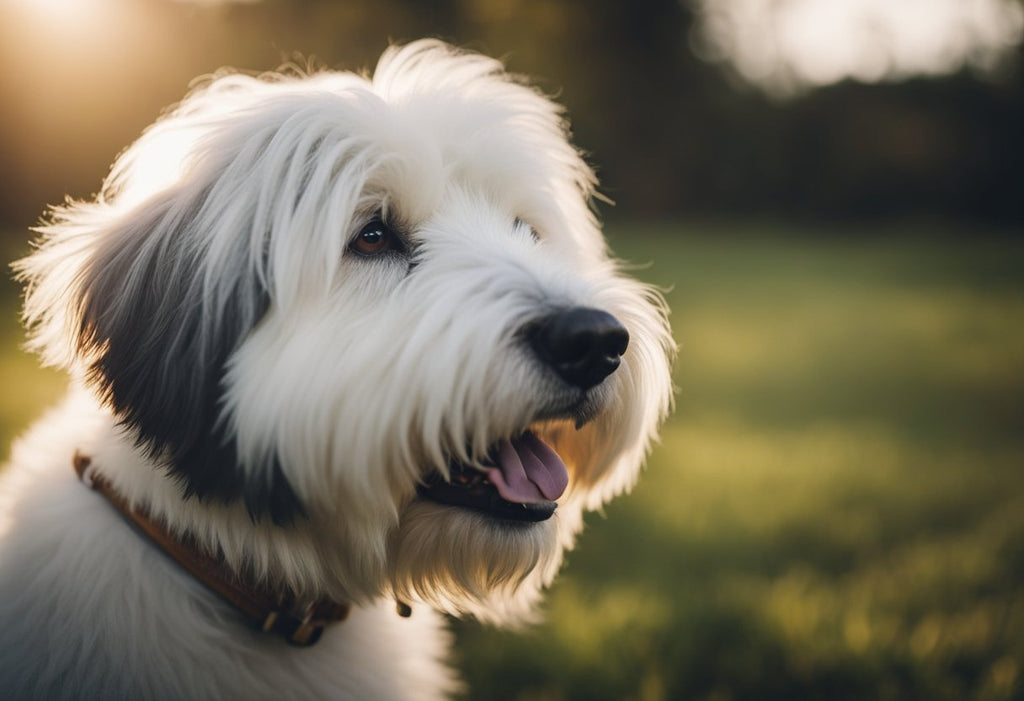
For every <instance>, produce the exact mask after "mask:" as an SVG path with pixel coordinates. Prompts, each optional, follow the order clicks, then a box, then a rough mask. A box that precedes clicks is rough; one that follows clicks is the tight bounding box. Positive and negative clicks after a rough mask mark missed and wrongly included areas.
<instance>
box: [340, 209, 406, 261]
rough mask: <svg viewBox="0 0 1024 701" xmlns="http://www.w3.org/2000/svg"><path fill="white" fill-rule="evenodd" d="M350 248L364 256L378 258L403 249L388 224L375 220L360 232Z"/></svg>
mask: <svg viewBox="0 0 1024 701" xmlns="http://www.w3.org/2000/svg"><path fill="white" fill-rule="evenodd" d="M349 248H350V249H352V251H354V252H355V253H358V254H359V255H362V256H376V255H379V254H381V253H386V252H387V251H391V250H395V249H398V248H401V244H400V242H399V241H398V237H397V236H395V233H394V232H393V231H392V230H391V228H390V227H389V226H388V225H387V224H385V223H384V222H383V221H381V220H380V219H379V218H374V219H373V220H371V221H370V222H368V223H367V224H366V225H365V226H364V227H363V228H362V229H360V230H359V233H358V234H356V238H355V240H354V241H352V243H351V244H350V245H349Z"/></svg>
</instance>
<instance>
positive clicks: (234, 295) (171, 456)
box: [16, 184, 302, 522]
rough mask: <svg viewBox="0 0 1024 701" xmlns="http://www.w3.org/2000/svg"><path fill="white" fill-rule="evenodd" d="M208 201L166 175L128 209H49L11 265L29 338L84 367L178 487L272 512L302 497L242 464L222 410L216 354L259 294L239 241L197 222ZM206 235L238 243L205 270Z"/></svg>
mask: <svg viewBox="0 0 1024 701" xmlns="http://www.w3.org/2000/svg"><path fill="white" fill-rule="evenodd" d="M208 199H209V187H206V188H201V187H197V186H196V185H194V184H193V185H191V186H187V185H178V186H172V187H171V188H169V189H166V190H164V191H162V192H160V193H158V194H156V195H154V196H153V197H150V198H149V199H147V200H145V201H144V202H142V203H141V204H139V205H138V206H136V207H133V208H131V209H130V210H128V211H123V210H122V209H121V208H118V207H114V206H109V205H105V204H104V203H103V202H102V201H101V202H99V203H89V204H79V205H69V206H68V207H65V208H62V209H59V210H57V211H56V212H55V214H54V217H53V221H52V223H51V224H49V225H48V226H44V227H42V228H41V229H40V231H41V232H42V233H43V234H44V239H43V243H42V245H41V246H40V248H39V250H38V251H37V252H36V253H35V254H33V255H32V256H30V257H29V258H27V259H26V260H24V261H21V262H20V263H19V264H17V265H16V268H18V269H19V272H20V275H21V277H22V278H23V279H24V280H25V281H26V282H27V284H28V287H27V293H26V307H25V317H26V320H27V322H28V324H29V328H30V332H31V336H32V340H31V341H30V346H35V347H36V349H37V350H40V351H41V352H42V354H43V357H44V359H48V360H50V362H51V363H54V364H59V365H64V366H68V367H72V368H74V369H76V370H80V371H82V372H83V374H84V377H85V379H86V382H87V383H88V384H89V385H90V386H92V387H93V388H94V389H95V390H96V391H97V392H98V394H99V395H100V396H101V397H102V398H103V400H104V401H105V402H106V403H107V404H108V405H109V406H110V407H111V408H112V409H113V411H114V412H115V414H116V415H117V417H118V418H119V419H120V421H121V423H122V424H123V425H124V426H125V427H126V428H128V429H129V430H131V431H132V432H133V435H134V436H135V437H136V438H137V440H138V442H139V444H140V445H142V446H143V447H145V448H146V449H147V451H148V452H149V454H150V455H151V456H152V457H154V458H158V459H161V460H165V461H166V463H167V466H168V469H169V470H171V471H172V472H173V473H174V474H175V475H177V476H178V477H179V478H180V479H181V481H182V483H183V485H184V489H185V492H186V495H190V496H191V495H195V496H198V497H200V498H217V499H221V500H224V501H230V500H233V499H236V498H243V499H244V500H245V502H246V505H247V507H248V508H249V511H250V513H251V514H253V516H254V518H256V517H259V516H262V515H263V514H268V515H269V516H270V517H271V518H272V519H273V520H274V521H275V522H283V521H287V520H289V519H291V518H293V517H294V516H295V515H296V514H298V513H301V511H302V507H301V504H300V502H299V500H298V499H297V497H296V495H295V493H294V492H293V491H292V489H291V487H290V486H289V484H288V482H287V480H286V479H285V477H284V475H283V473H282V470H281V468H280V465H277V464H274V465H269V466H259V467H258V468H256V467H254V466H243V465H241V464H240V462H239V459H238V455H237V454H236V449H235V440H234V438H233V436H232V435H230V431H229V429H228V423H229V422H227V421H226V420H225V419H224V417H223V416H222V415H221V397H222V394H223V378H224V373H225V365H226V363H227V361H228V359H229V358H230V357H231V355H232V353H233V352H234V351H235V350H236V349H237V347H238V346H239V344H240V343H241V342H242V341H243V340H244V337H245V335H246V333H247V332H248V331H249V330H250V329H251V328H252V327H253V326H254V325H255V324H256V323H257V322H258V321H259V319H260V317H261V316H262V315H263V314H264V312H265V311H266V309H267V306H268V295H267V292H266V290H265V287H264V285H263V284H262V283H261V280H260V276H259V275H257V274H256V272H255V271H254V270H253V266H252V265H251V264H250V256H251V255H252V254H251V252H250V251H249V250H248V246H249V239H248V238H247V237H246V236H219V237H218V236H217V235H216V234H217V233H218V232H211V231H208V230H204V229H205V228H208V226H210V225H211V224H210V220H211V218H210V217H205V216H204V215H203V210H204V207H206V206H207V204H208ZM204 222H207V223H205V224H204ZM219 233H221V234H223V233H225V232H219ZM213 245H217V246H220V247H222V248H223V247H224V246H229V247H230V246H235V247H237V248H238V250H234V251H224V250H220V251H219V252H218V255H217V260H218V261H220V262H221V264H220V266H219V269H218V270H216V271H211V270H209V267H210V265H209V260H210V256H209V253H210V251H209V249H210V247H211V246H213ZM225 262H227V265H224V263H225ZM224 268H230V269H224ZM213 272H215V273H216V274H215V275H213V274H211V273H213ZM62 337H63V338H62ZM69 340H70V343H71V345H70V346H69V345H68V341H69Z"/></svg>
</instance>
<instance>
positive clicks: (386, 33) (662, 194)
mask: <svg viewBox="0 0 1024 701" xmlns="http://www.w3.org/2000/svg"><path fill="white" fill-rule="evenodd" d="M424 35H431V36H438V37H441V38H445V39H448V40H450V41H453V42H455V43H458V44H460V45H463V46H466V47H469V48H472V49H476V50H480V51H483V52H485V53H488V54H491V55H496V56H500V57H503V58H504V59H505V60H506V62H507V64H508V65H509V66H510V68H511V69H512V70H513V71H516V72H520V73H524V74H529V75H531V76H534V78H535V82H536V83H537V84H538V85H539V86H541V87H542V88H543V89H544V90H545V91H547V92H549V93H551V94H555V95H557V96H558V98H559V99H560V100H561V101H562V102H564V103H565V104H566V105H567V106H568V108H569V111H570V114H571V116H572V121H573V128H574V132H575V135H576V140H577V141H578V143H579V144H580V146H581V147H582V148H584V149H585V150H586V151H587V152H588V153H589V154H590V159H591V161H592V162H593V163H594V164H595V165H596V166H597V168H598V171H599V174H600V176H601V178H602V181H603V183H604V185H603V192H604V194H605V195H607V196H608V197H609V198H610V199H612V200H614V201H615V203H616V204H615V206H614V207H612V206H609V205H602V207H601V212H602V216H603V217H604V219H605V221H606V230H607V233H608V235H609V238H610V239H611V241H612V244H613V247H614V248H615V250H616V251H617V253H618V254H619V255H620V256H621V257H623V258H624V259H626V260H628V261H631V262H634V263H638V264H642V266H641V267H639V268H638V269H637V274H638V275H639V276H641V277H643V278H645V279H647V280H649V281H651V282H654V283H657V284H659V285H662V286H663V287H664V288H665V289H666V291H667V296H668V298H669V301H670V303H671V306H672V309H673V325H674V329H675V334H676V337H677V339H678V340H679V342H680V345H681V352H680V356H679V360H678V363H677V367H676V372H675V380H676V383H677V385H678V386H679V394H678V402H677V411H676V413H675V415H674V416H673V417H672V419H671V420H670V421H669V423H668V425H667V426H666V429H665V432H664V437H663V441H662V443H661V445H660V446H659V447H658V448H657V450H656V451H655V453H654V454H653V456H652V458H651V460H650V463H649V467H648V469H647V471H646V474H645V476H644V479H643V480H642V481H641V484H640V485H639V487H638V488H637V489H636V491H635V492H634V494H633V495H632V496H631V497H629V498H626V499H621V500H619V501H618V502H616V503H614V504H612V505H611V506H609V507H608V508H607V509H606V511H605V512H604V513H603V514H595V515H594V516H593V517H592V518H590V519H589V521H590V523H589V529H588V531H587V532H586V533H585V534H584V536H583V537H582V538H581V540H580V543H579V547H578V548H577V550H576V551H574V552H573V553H572V554H571V556H570V557H569V562H568V566H567V567H566V569H565V571H564V573H563V575H562V577H561V579H560V580H559V581H558V583H557V584H556V586H555V587H554V588H553V590H552V591H551V593H550V597H549V599H548V602H547V605H546V622H545V623H543V624H541V625H539V626H536V627H533V628H530V629H527V630H526V631H524V632H521V633H515V634H512V633H508V632H500V631H494V630H491V629H488V628H484V627H481V626H479V625H477V624H475V623H472V622H460V623H454V624H453V625H454V627H455V630H456V633H457V636H458V645H457V649H456V663H457V665H458V666H459V667H460V668H461V669H462V671H463V674H464V676H465V678H466V679H467V680H468V682H469V685H470V687H469V688H470V689H471V692H470V693H469V694H468V696H469V698H480V699H484V698H487V699H627V698H634V699H645V700H655V699H685V698H706V699H720V700H723V701H724V700H727V699H816V698H820V699H847V698H848V699H1022V698H1024V472H1022V471H1024V241H1022V234H1024V49H1022V35H1024V3H1022V2H1021V1H1020V0H630V1H629V2H626V1H625V0H587V1H586V2H584V0H559V1H556V0H438V1H437V2H416V1H414V0H373V1H370V0H358V1H357V0H352V1H344V2H342V1H339V2H328V1H326V0H263V1H258V0H253V1H250V2H217V1H214V0H207V1H206V2H185V1H176V0H0V65H2V66H3V68H2V69H0V253H2V254H3V257H4V259H5V260H10V259H13V258H15V257H17V256H19V255H21V254H23V253H24V252H25V251H27V249H28V243H27V242H28V240H29V237H30V233H29V231H28V228H29V227H30V226H31V225H32V224H33V223H34V222H36V221H37V220H38V218H39V216H40V215H41V214H42V212H43V210H44V208H45V206H46V205H47V204H48V203H50V204H52V203H59V202H60V201H61V200H62V199H63V198H64V196H65V195H70V196H72V197H87V196H89V195H90V194H91V193H93V192H95V191H96V190H97V189H98V187H99V184H100V181H101V179H102V177H103V176H104V174H105V171H106V169H107V168H108V167H109V164H110V162H111V161H112V159H113V157H114V156H115V155H116V154H117V153H118V152H119V151H120V150H121V149H122V148H123V147H125V146H126V145H127V144H128V143H130V142H131V141H132V140H133V139H134V138H135V137H136V136H137V135H138V134H139V132H140V131H141V130H142V129H143V128H144V127H145V126H146V125H147V124H148V123H150V122H151V121H152V120H153V119H154V118H155V117H156V116H157V115H158V114H159V113H160V111H161V110H162V109H163V108H165V107H166V106H168V105H170V104H172V103H174V102H175V101H176V100H178V99H180V97H181V96H182V95H183V94H184V92H185V91H186V90H187V88H188V85H189V83H190V81H191V80H192V79H193V78H194V77H196V76H198V75H201V74H204V73H209V72H212V71H214V70H216V69H218V68H220V67H222V66H232V67H236V68H239V69H243V70H247V71H262V70H267V69H271V68H274V67H276V66H278V65H280V64H282V63H284V62H287V61H292V62H298V63H300V64H301V65H307V64H312V65H317V66H324V67H332V68H357V69H358V68H366V69H369V68H372V65H373V63H374V61H375V58H376V56H377V55H378V54H379V53H380V51H381V50H382V49H383V48H384V47H385V46H386V45H387V43H388V42H389V41H403V40H409V39H413V38H416V37H419V36H424ZM18 304H19V300H18V290H17V288H16V286H15V285H14V284H13V282H11V281H10V280H9V276H7V277H5V278H4V280H3V282H2V283H0V439H2V445H3V448H0V450H6V446H7V445H8V444H9V442H10V440H11V439H12V438H13V437H14V436H15V435H16V434H17V433H18V432H19V431H21V430H23V429H24V428H25V427H26V426H27V425H28V423H29V422H30V421H31V420H32V418H33V417H34V416H35V415H36V414H37V413H38V412H39V411H40V410H42V408H44V407H45V406H46V405H48V404H50V403H52V402H54V401H55V400H56V398H57V397H58V396H59V395H60V393H61V391H62V390H63V387H64V382H65V380H64V378H62V377H61V376H59V375H57V374H55V373H52V372H46V371H42V370H39V369H38V368H37V367H36V361H35V359H33V358H31V357H28V356H26V355H24V354H23V353H21V352H20V351H19V349H18V348H19V344H20V342H21V338H22V336H21V331H20V330H19V327H18V321H17V309H18ZM87 585H88V584H87V583H83V586H87ZM339 663H340V664H343V663H344V661H339Z"/></svg>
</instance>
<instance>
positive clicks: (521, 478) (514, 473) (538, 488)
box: [487, 431, 569, 504]
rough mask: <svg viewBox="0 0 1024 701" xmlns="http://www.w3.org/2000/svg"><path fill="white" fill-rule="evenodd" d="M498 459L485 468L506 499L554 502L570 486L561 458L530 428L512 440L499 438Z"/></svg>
mask: <svg viewBox="0 0 1024 701" xmlns="http://www.w3.org/2000/svg"><path fill="white" fill-rule="evenodd" d="M497 462H498V465H497V467H492V468H490V469H488V470H487V479H489V480H490V481H491V482H492V483H493V484H494V486H495V487H497V488H498V493H499V494H500V495H501V497H502V499H505V500H506V501H511V502H515V503H517V504H533V503H537V502H542V501H554V500H555V499H557V498H558V497H560V496H562V492H564V491H565V488H566V487H567V486H568V485H569V471H568V470H567V469H566V468H565V463H564V462H562V458H560V457H558V453H556V452H555V451H554V450H552V449H551V448H550V447H549V446H548V445H546V444H545V443H544V442H543V441H542V440H541V439H539V438H537V436H535V435H534V434H532V433H530V432H529V431H527V432H526V433H524V434H523V435H521V436H519V437H518V438H513V439H512V440H511V441H502V442H501V447H500V449H499V450H498V459H497Z"/></svg>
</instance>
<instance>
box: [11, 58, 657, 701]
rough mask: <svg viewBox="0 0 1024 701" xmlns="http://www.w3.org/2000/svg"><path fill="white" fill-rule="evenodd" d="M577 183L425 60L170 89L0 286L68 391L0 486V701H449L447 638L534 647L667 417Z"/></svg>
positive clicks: (648, 297) (547, 149) (22, 445)
mask: <svg viewBox="0 0 1024 701" xmlns="http://www.w3.org/2000/svg"><path fill="white" fill-rule="evenodd" d="M595 188H596V179H595V175H594V173H593V171H592V170H591V168H590V167H589V166H588V165H587V164H586V162H585V160H584V159H583V157H582V156H581V154H580V152H579V151H578V150H577V149H576V148H575V147H574V146H573V145H572V144H571V142H570V137H569V130H568V124H567V121H566V119H565V117H564V113H563V111H562V109H561V108H560V107H558V106H557V105H556V104H555V103H554V102H552V101H551V100H550V99H548V98H547V97H545V96H544V95H543V94H542V93H541V92H539V91H538V90H536V89H535V88H533V87H531V86H530V85H529V83H528V82H526V81H525V80H523V79H521V78H519V77H517V76H514V75H511V74H510V73H508V72H507V71H506V69H505V68H504V66H503V65H502V64H501V63H500V62H498V61H495V60H492V59H490V58H487V57H485V56H481V55H478V54H475V53H471V52H467V51H463V50H460V49H457V48H454V47H451V46H449V45H447V44H444V43H442V42H439V41H435V40H422V41H417V42H413V43H411V44H407V45H405V46H400V47H398V46H393V47H391V48H389V49H388V50H387V51H386V52H385V53H384V54H383V55H382V57H381V59H380V61H379V63H378V65H377V67H376V69H375V71H374V72H373V74H372V77H369V76H367V75H359V74H355V73H342V72H327V71H324V72H311V73H310V72H305V73H303V72H299V71H292V72H288V71H285V72H281V73H275V74H269V75H262V76H258V77H256V76H249V75H242V74H238V73H227V72H222V73H219V74H217V75H214V76H212V77H210V78H208V79H206V81H205V82H204V83H202V84H199V85H197V86H195V87H193V88H192V90H191V91H190V93H189V94H188V95H187V96H186V97H185V98H184V99H183V101H182V102H181V103H179V104H178V105H177V106H176V107H175V108H173V109H171V110H170V111H168V112H167V113H165V114H164V115H163V116H162V117H161V118H160V119H158V120H157V121H156V122H155V123H154V124H153V125H152V126H151V127H149V128H148V129H147V130H146V131H145V132H144V133H143V134H142V136H141V137H140V138H139V139H138V140H137V141H136V142H135V143H134V144H133V145H132V146H131V147H129V148H128V149H127V150H126V151H124V152H123V153H122V154H121V155H120V156H119V157H118V158H117V160H116V162H115V163H114V165H113V167H112V169H111V172H110V174H109V176H108V177H107V179H106V180H105V181H104V184H103V187H102V189H101V191H100V192H99V193H98V194H97V195H96V196H95V197H94V198H93V199H91V200H89V201H82V202H68V203H66V204H65V205H63V206H61V207H58V208H55V209H54V210H52V212H51V213H50V214H49V215H48V216H47V218H46V219H45V220H44V222H43V223H42V224H41V225H40V227H39V228H38V229H37V233H39V234H40V239H39V241H38V242H37V246H36V249H35V250H34V252H33V253H31V255H29V256H28V257H27V258H25V259H23V260H21V261H19V262H17V263H15V270H16V274H17V276H18V278H19V279H20V280H21V281H22V282H23V283H24V284H25V287H26V289H25V301H24V313H23V317H24V320H25V323H26V327H27V329H28V338H29V341H28V346H29V348H30V349H31V350H33V351H35V352H37V353H39V354H40V356H41V358H42V360H43V362H44V363H45V364H47V365H49V366H54V367H58V368H64V369H66V370H67V371H68V372H69V373H70V375H71V378H72V383H71V385H72V389H71V390H70V393H69V395H68V397H67V398H66V399H65V400H64V402H63V403H62V404H61V405H60V406H58V407H57V408H56V409H54V410H52V412H51V413H49V414H48V415H47V416H46V417H45V418H43V419H42V420H41V421H40V422H39V423H38V424H37V425H35V427H34V428H32V429H30V431H29V432H28V433H27V434H26V435H25V436H23V437H22V438H21V439H20V440H19V441H18V442H16V444H15V446H14V447H13V449H12V459H11V464H10V465H9V466H8V467H6V469H4V470H3V472H2V473H0V479H2V482H0V499H2V506H0V697H3V698H5V699H32V698H45V699H59V698H104V699H164V698H167V699H200V698H206V699H211V698H247V699H250V698H251V699H258V698H293V699H300V698H311V699H325V698H353V699H390V698H395V699H401V698H443V697H446V696H449V695H451V694H453V693H459V692H460V690H461V683H460V681H459V680H458V677H457V675H456V674H455V673H454V672H453V671H452V669H451V667H450V664H449V661H448V659H447V655H448V650H449V646H450V643H451V635H450V633H449V632H448V631H447V629H446V627H445V620H446V619H445V616H446V615H451V616H472V617H476V618H477V619H479V620H481V621H484V622H489V623H493V624H497V625H508V626H513V627H514V626H517V625H523V624H526V623H529V622H531V621H533V620H535V619H536V615H537V614H536V610H537V606H538V602H539V599H540V596H541V593H542V590H543V589H544V587H545V586H547V585H548V584H550V582H551V581H552V579H553V578H554V576H555V575H556V573H557V571H558V569H559V567H560V564H561V561H562V557H563V553H564V552H565V551H566V550H567V549H569V548H571V547H572V546H573V543H574V539H575V538H576V536H577V534H578V533H579V532H580V529H581V527H582V524H583V514H584V513H585V512H586V511H588V510H593V509H597V508H598V507H600V506H601V505H602V504H604V503H605V502H607V501H608V500H609V499H610V498H612V497H614V496H616V495H618V494H620V493H623V492H625V491H627V490H629V489H630V488H631V487H632V485H633V484H634V482H635V480H636V479H637V475H638V472H639V470H640V467H641V464H642V463H643V461H644V459H645V457H646V455H647V453H648V450H649V448H650V446H651V444H652V441H653V440H654V439H655V438H656V434H657V431H658V429H659V426H660V424H661V423H662V422H663V420H664V419H665V417H666V416H667V413H668V412H669V411H670V410H671V404H672V386H671V379H670V366H671V363H672V359H673V355H674V344H673V340H672V336H671V330H670V328H669V324H668V312H667V308H666V304H665V302H664V299H663V297H662V296H661V295H660V293H659V292H658V291H657V290H656V289H653V288H652V287H650V286H647V285H645V284H643V283H640V282H638V281H637V280H635V279H633V278H631V277H630V276H628V275H627V274H625V273H624V272H623V270H622V266H621V265H620V264H619V263H618V262H617V261H616V260H615V259H613V258H612V257H611V254H610V252H609V251H608V249H607V246H606V243H605V241H604V238H603V236H602V233H601V229H600V225H599V222H598V220H597V218H596V215H595V213H594V210H593V208H592V203H593V200H594V197H595ZM410 614H411V615H410Z"/></svg>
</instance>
